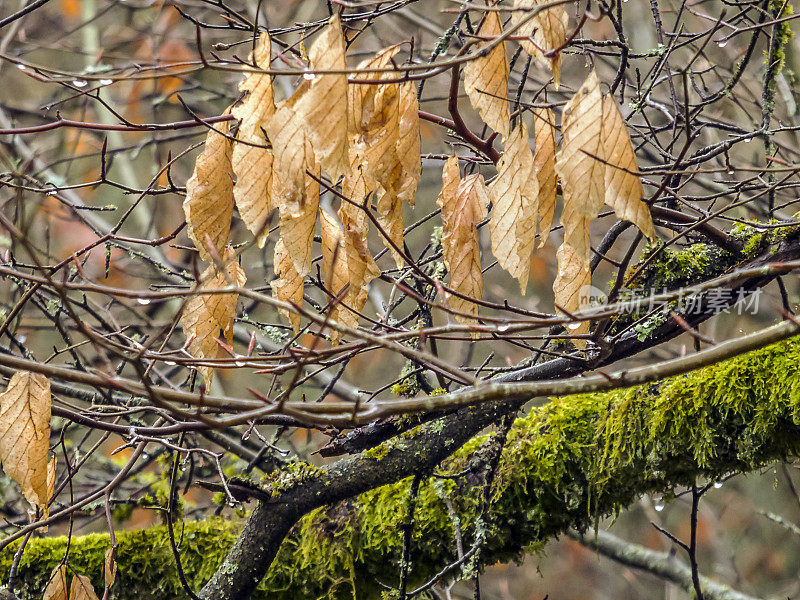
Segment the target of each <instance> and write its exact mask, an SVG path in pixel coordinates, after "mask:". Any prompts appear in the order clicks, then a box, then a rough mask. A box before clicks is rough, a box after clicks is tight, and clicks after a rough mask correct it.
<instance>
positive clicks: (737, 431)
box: [0, 338, 800, 600]
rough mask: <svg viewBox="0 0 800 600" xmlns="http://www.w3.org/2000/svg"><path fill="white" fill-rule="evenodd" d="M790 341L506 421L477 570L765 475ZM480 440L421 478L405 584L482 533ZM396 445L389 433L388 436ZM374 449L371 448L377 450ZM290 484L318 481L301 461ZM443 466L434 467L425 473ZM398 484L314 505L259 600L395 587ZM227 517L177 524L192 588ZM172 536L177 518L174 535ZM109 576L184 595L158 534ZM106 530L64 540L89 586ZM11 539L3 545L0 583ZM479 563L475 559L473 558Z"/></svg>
mask: <svg viewBox="0 0 800 600" xmlns="http://www.w3.org/2000/svg"><path fill="white" fill-rule="evenodd" d="M798 362H800V338H795V339H792V340H788V341H785V342H781V343H779V344H775V345H772V346H769V347H767V348H764V349H761V350H758V351H755V352H751V353H748V354H746V355H743V356H741V357H737V358H734V359H730V360H727V361H724V362H721V363H719V364H717V365H714V366H711V367H707V368H704V369H700V370H698V371H695V372H693V373H689V374H686V375H682V376H678V377H673V378H670V379H666V380H663V381H661V382H659V383H658V384H657V385H645V386H640V387H635V388H630V389H623V390H616V391H613V392H609V393H603V394H584V395H577V396H570V397H563V398H555V399H553V400H552V401H551V402H549V403H548V404H546V405H544V406H542V407H540V408H536V409H534V410H532V411H531V412H529V413H528V414H527V415H526V416H525V417H524V418H520V419H517V421H516V422H515V423H514V426H513V427H512V429H511V431H510V432H509V436H508V442H507V444H506V447H505V449H504V452H503V456H502V460H501V462H500V465H499V467H498V472H497V477H496V480H495V487H494V488H493V491H492V501H493V506H492V511H491V515H492V516H491V519H490V520H489V522H488V523H486V524H485V526H484V527H483V528H482V529H481V535H483V536H484V538H485V544H486V546H485V550H484V552H483V553H482V555H481V556H482V565H485V564H488V563H493V562H496V561H507V560H512V559H515V558H518V557H519V556H520V555H521V554H522V553H523V552H525V551H530V550H532V549H539V548H541V547H542V546H543V544H544V543H545V542H546V540H548V539H549V538H551V537H553V536H556V535H558V534H560V533H561V532H563V531H564V530H565V529H566V528H568V527H577V528H579V529H586V528H588V527H591V526H592V524H593V523H594V522H595V519H596V518H597V517H598V516H601V515H610V514H615V513H616V512H618V511H620V510H622V509H624V508H625V507H626V506H628V505H629V504H630V503H632V502H634V501H635V500H636V498H638V497H639V496H640V495H641V494H645V493H657V494H663V495H665V497H667V498H669V497H670V495H671V493H672V492H673V490H674V489H675V487H676V486H680V485H687V484H691V483H692V482H694V481H695V479H696V478H700V479H706V480H709V481H710V480H718V479H720V478H721V477H723V476H724V475H725V474H728V473H731V472H739V471H749V470H753V469H758V468H762V467H763V466H764V465H766V464H768V463H769V462H770V461H772V460H775V459H781V458H785V457H787V456H797V454H798V452H799V451H800V375H798V371H797V364H798ZM486 439H487V436H477V437H475V438H473V439H472V440H470V441H469V442H468V443H467V444H465V445H464V447H462V448H461V449H460V450H459V451H457V452H456V453H455V454H454V456H453V457H452V458H451V459H449V460H448V461H446V462H445V463H444V464H443V465H441V466H440V470H441V472H444V473H449V474H451V475H455V474H461V475H459V476H458V477H456V478H454V479H437V478H435V477H431V478H427V479H425V480H424V481H423V483H422V484H421V485H420V488H419V492H418V497H417V498H416V511H415V521H414V528H413V542H414V543H413V552H412V557H411V561H412V569H411V580H412V581H411V583H418V582H419V581H422V580H424V579H426V578H428V577H430V576H432V575H433V574H435V573H436V572H437V570H438V569H439V568H441V566H442V565H444V564H446V563H447V562H448V561H452V560H454V559H455V555H454V553H455V543H454V521H453V518H451V513H450V511H449V510H448V507H447V504H448V502H449V503H450V505H451V506H452V508H453V510H454V518H455V519H457V523H458V528H459V530H460V532H461V534H462V536H463V539H464V545H465V547H468V545H469V544H470V543H471V542H472V540H474V539H475V536H476V535H478V531H476V530H477V528H478V523H479V522H478V519H477V515H478V513H479V505H480V498H481V494H482V491H483V486H482V482H483V479H482V477H481V469H482V467H481V461H480V460H478V457H480V455H481V447H482V445H483V444H484V442H485V441H486ZM396 443H399V442H396ZM373 452H376V453H377V454H380V453H381V452H383V451H382V450H374V451H373ZM292 468H293V469H294V470H295V472H294V473H293V474H291V476H290V477H289V478H288V479H289V480H290V481H294V482H295V483H296V482H297V479H294V477H300V478H302V477H307V476H315V475H314V473H315V471H314V470H313V468H309V466H308V465H305V466H304V465H303V464H302V463H298V464H297V466H294V467H292ZM437 472H439V471H437ZM410 485H411V482H410V480H409V479H406V480H403V481H400V482H398V483H395V484H392V485H387V486H383V487H381V488H378V489H375V490H371V491H369V492H367V493H365V494H362V495H360V496H358V497H357V498H355V499H353V500H350V501H346V502H342V503H339V504H337V505H335V506H331V507H324V508H322V509H319V510H317V511H314V512H313V513H311V514H309V515H307V516H306V517H304V518H303V519H302V520H301V522H300V523H299V524H298V525H297V526H296V527H295V528H294V529H293V530H292V533H291V534H290V535H289V536H288V537H287V539H286V540H284V542H283V544H282V546H281V548H280V550H279V553H278V556H277V558H276V560H275V562H274V563H273V565H272V567H271V568H270V570H269V573H268V574H267V577H266V578H265V579H264V581H263V582H262V583H261V584H260V586H259V588H258V591H257V592H256V594H255V595H254V596H253V597H254V598H255V599H257V600H260V599H262V598H263V599H266V598H270V600H283V599H287V600H288V599H295V598H331V599H333V598H337V599H338V598H359V599H360V598H376V597H378V596H379V595H380V592H381V590H380V589H379V587H378V584H377V583H376V581H383V582H393V581H396V580H397V574H398V568H399V564H400V562H399V561H400V558H401V553H402V526H403V525H404V523H405V522H406V520H407V514H408V513H407V511H408V507H409V496H410ZM237 528H238V526H237V525H236V524H231V523H226V522H224V521H220V520H216V519H212V520H209V521H206V522H203V523H194V524H186V528H185V530H184V534H183V544H182V553H183V556H184V557H185V558H184V559H183V564H184V568H185V570H186V571H187V573H188V574H189V577H190V578H191V581H192V585H194V586H195V587H196V588H197V587H199V586H200V585H201V584H202V582H203V581H205V580H206V579H207V578H208V577H209V576H210V575H211V573H212V572H213V570H214V569H215V568H216V566H217V565H219V564H220V563H221V561H222V558H223V555H224V553H225V551H226V550H227V548H228V547H230V544H231V543H232V542H233V539H234V537H235V535H236V532H237ZM178 529H179V530H180V527H179V528H178ZM118 537H119V539H120V573H121V574H120V583H119V584H118V585H117V587H116V588H115V591H114V594H112V598H118V599H123V598H124V599H127V598H141V597H146V598H148V599H152V600H167V599H170V600H172V599H175V598H184V597H185V596H184V595H183V594H182V592H181V591H180V589H179V585H178V584H177V581H176V577H175V571H174V561H173V559H172V556H171V554H170V551H169V541H168V539H167V538H166V534H165V530H164V529H163V528H154V529H151V530H147V531H136V532H127V533H119V534H118ZM107 544H108V538H107V536H103V535H91V536H84V537H80V538H75V539H74V540H73V546H72V550H71V557H72V559H71V564H72V565H74V567H75V570H76V571H77V572H81V573H85V574H88V575H90V576H91V577H92V578H93V579H94V581H95V583H96V585H97V586H98V589H100V587H99V578H100V576H101V568H100V566H101V563H102V558H103V553H104V551H105V549H106V547H107ZM14 549H15V548H14V547H12V548H8V549H6V550H5V551H4V552H2V553H0V578H2V577H7V572H8V567H9V565H10V561H11V557H12V554H13V551H14ZM64 549H65V540H64V539H63V538H56V539H42V540H31V542H30V544H29V546H28V548H27V550H26V552H25V554H24V556H23V560H22V564H21V566H20V573H19V575H20V578H21V581H22V582H23V583H24V585H25V590H26V591H25V595H24V596H23V600H27V598H33V597H34V596H35V594H36V592H37V591H38V592H39V593H40V591H41V585H42V583H43V581H44V578H45V577H46V575H47V574H48V573H49V572H50V570H51V569H52V568H53V566H54V565H55V564H56V563H57V562H58V561H59V560H60V558H61V556H62V555H63V552H64ZM478 567H480V565H478Z"/></svg>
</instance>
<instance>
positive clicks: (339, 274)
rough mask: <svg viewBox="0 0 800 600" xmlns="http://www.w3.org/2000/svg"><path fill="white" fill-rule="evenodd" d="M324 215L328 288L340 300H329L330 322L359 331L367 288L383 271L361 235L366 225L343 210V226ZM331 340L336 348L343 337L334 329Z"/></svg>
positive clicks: (326, 281)
mask: <svg viewBox="0 0 800 600" xmlns="http://www.w3.org/2000/svg"><path fill="white" fill-rule="evenodd" d="M344 206H345V205H344V204H343V205H342V207H343V208H344ZM320 214H321V219H320V220H321V224H322V264H323V269H324V272H325V285H326V287H327V288H328V291H329V292H330V293H331V294H332V295H333V296H334V297H335V298H337V300H334V299H333V298H329V300H328V301H329V303H330V304H331V308H330V315H329V318H330V319H331V320H332V321H337V322H339V323H342V324H343V325H347V326H349V327H353V328H355V327H358V313H359V312H360V311H361V310H363V308H364V305H365V304H366V303H367V291H368V289H367V286H368V285H369V283H370V281H372V280H373V279H375V278H376V277H378V276H379V275H380V270H379V269H378V267H377V265H376V264H375V261H374V260H373V258H372V255H371V254H370V252H369V249H368V248H367V244H366V240H365V238H364V237H362V236H361V235H360V234H359V231H360V230H361V228H362V225H361V224H360V223H352V222H351V216H353V213H352V212H351V211H348V210H347V209H345V210H343V211H342V210H340V212H339V214H340V215H341V217H342V219H343V224H342V225H343V226H340V225H339V223H338V222H337V221H336V219H335V218H334V217H333V216H331V215H329V214H328V213H327V212H325V211H321V213H320ZM330 337H331V343H332V344H333V345H336V344H338V343H339V339H340V337H341V334H340V333H339V332H338V331H337V330H335V329H331V330H330Z"/></svg>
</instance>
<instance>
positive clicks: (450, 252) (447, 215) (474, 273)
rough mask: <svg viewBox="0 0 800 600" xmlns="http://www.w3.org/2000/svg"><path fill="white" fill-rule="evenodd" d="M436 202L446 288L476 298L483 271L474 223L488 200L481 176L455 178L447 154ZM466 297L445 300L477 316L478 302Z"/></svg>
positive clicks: (453, 165) (454, 162)
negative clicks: (448, 276) (440, 219)
mask: <svg viewBox="0 0 800 600" xmlns="http://www.w3.org/2000/svg"><path fill="white" fill-rule="evenodd" d="M437 203H438V204H439V207H440V208H441V209H442V225H443V226H442V233H443V235H442V250H443V259H444V264H445V266H446V267H447V270H448V271H449V272H450V287H451V288H452V289H453V290H454V291H455V292H458V293H459V294H461V295H463V296H465V297H466V298H475V299H478V300H479V299H480V298H481V297H482V296H483V274H482V272H481V252H480V247H479V244H478V229H477V225H478V223H480V222H481V221H482V220H483V219H484V218H485V217H486V206H487V204H488V203H489V193H488V190H487V189H486V185H485V184H484V182H483V176H482V175H479V174H477V173H476V174H474V175H469V176H468V177H465V178H464V179H462V180H460V181H459V171H458V158H457V157H455V156H452V157H450V158H449V159H447V162H446V163H445V165H444V170H443V173H442V191H441V192H440V193H439V197H438V199H437ZM466 298H461V297H459V296H456V295H453V294H451V295H450V296H449V297H448V298H447V301H448V303H449V304H450V308H452V309H453V310H454V311H457V312H458V313H467V314H471V315H474V316H475V317H477V315H478V305H477V304H476V303H475V302H471V301H469V300H467V299H466ZM455 317H456V320H458V321H459V322H461V323H465V324H469V323H474V320H472V318H470V317H466V316H463V315H459V314H456V315H455ZM473 335H475V334H473Z"/></svg>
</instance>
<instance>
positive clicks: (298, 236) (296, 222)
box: [276, 164, 320, 277]
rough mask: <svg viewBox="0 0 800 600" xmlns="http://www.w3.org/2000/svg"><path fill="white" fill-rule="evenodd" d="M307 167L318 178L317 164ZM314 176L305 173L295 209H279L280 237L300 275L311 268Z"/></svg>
mask: <svg viewBox="0 0 800 600" xmlns="http://www.w3.org/2000/svg"><path fill="white" fill-rule="evenodd" d="M307 169H308V173H311V175H313V176H314V177H316V178H317V179H319V177H320V169H319V165H318V164H314V165H308V166H307ZM314 177H311V176H310V175H308V174H306V178H305V189H304V192H303V201H302V203H301V204H300V206H299V207H298V208H297V209H296V210H294V211H292V210H285V209H284V208H283V207H281V209H280V217H281V221H280V235H281V237H280V239H281V240H282V241H283V246H284V248H285V250H286V252H287V253H288V255H289V257H290V258H291V259H292V263H293V264H294V270H295V271H296V272H297V274H298V275H299V276H300V277H305V276H306V275H307V274H308V272H309V270H310V269H311V247H312V244H313V241H314V229H315V228H316V225H317V212H318V208H319V182H318V181H317V179H315V178H314ZM276 265H277V261H276Z"/></svg>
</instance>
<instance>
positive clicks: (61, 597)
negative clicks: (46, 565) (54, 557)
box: [42, 563, 69, 600]
mask: <svg viewBox="0 0 800 600" xmlns="http://www.w3.org/2000/svg"><path fill="white" fill-rule="evenodd" d="M42 600H69V599H68V598H67V565H66V564H64V563H61V564H60V565H58V566H57V567H56V568H55V569H53V572H52V573H50V578H49V579H48V580H47V585H46V586H45V588H44V593H43V594H42Z"/></svg>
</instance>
